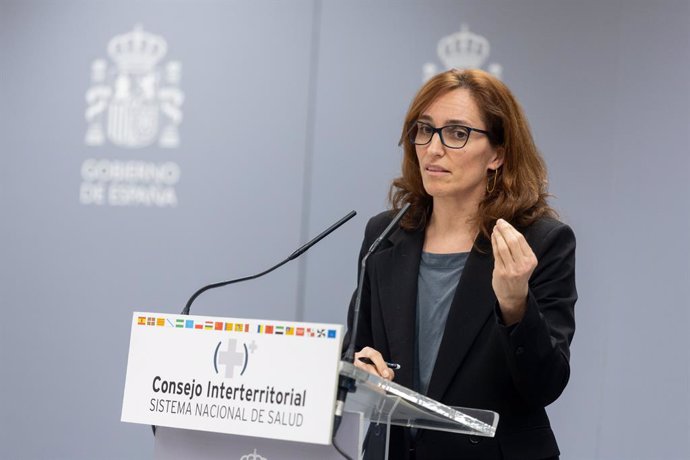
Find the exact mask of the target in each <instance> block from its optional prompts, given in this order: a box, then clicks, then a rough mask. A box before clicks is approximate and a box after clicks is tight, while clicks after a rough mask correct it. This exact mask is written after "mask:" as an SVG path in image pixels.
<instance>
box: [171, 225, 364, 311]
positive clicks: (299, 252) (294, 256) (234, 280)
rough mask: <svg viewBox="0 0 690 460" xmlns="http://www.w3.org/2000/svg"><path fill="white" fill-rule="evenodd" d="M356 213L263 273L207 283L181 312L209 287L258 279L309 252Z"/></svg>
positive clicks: (189, 307) (187, 308)
mask: <svg viewBox="0 0 690 460" xmlns="http://www.w3.org/2000/svg"><path fill="white" fill-rule="evenodd" d="M356 215H357V213H356V212H355V211H350V212H349V213H348V214H347V215H346V216H345V217H343V218H342V219H340V220H339V221H338V222H336V223H334V224H333V225H331V226H330V227H328V228H327V229H326V230H324V231H323V232H321V233H320V234H319V235H317V236H316V237H314V238H313V239H311V240H310V241H308V242H307V243H305V244H304V245H302V246H301V247H300V248H299V249H297V250H296V251H295V252H293V253H292V254H290V256H289V257H288V258H287V259H285V260H283V261H282V262H280V263H278V264H276V265H274V266H273V267H271V268H269V269H268V270H265V271H263V272H261V273H257V274H256V275H251V276H245V277H243V278H237V279H233V280H229V281H221V282H219V283H213V284H209V285H207V286H204V287H202V288H201V289H199V290H198V291H196V292H195V293H194V294H192V296H191V297H190V298H189V300H188V301H187V304H186V305H185V307H184V309H183V310H182V313H181V314H183V315H188V314H189V310H190V309H191V307H192V303H194V301H195V300H196V298H197V297H199V296H200V295H201V294H203V293H204V292H206V291H208V290H209V289H215V288H219V287H223V286H227V285H229V284H235V283H240V282H242V281H249V280H253V279H256V278H260V277H262V276H264V275H267V274H269V273H271V272H272V271H273V270H275V269H277V268H279V267H282V266H283V265H285V264H286V263H288V262H290V261H291V260H295V259H296V258H298V257H299V256H301V255H302V254H304V253H305V252H307V250H308V249H309V248H311V247H312V246H314V245H315V244H316V243H318V242H319V241H321V240H322V239H324V238H325V237H327V236H328V235H330V234H331V233H332V232H333V231H335V230H336V229H337V228H338V227H340V226H341V225H343V224H344V223H345V222H347V221H348V220H350V219H352V218H353V217H355V216H356Z"/></svg>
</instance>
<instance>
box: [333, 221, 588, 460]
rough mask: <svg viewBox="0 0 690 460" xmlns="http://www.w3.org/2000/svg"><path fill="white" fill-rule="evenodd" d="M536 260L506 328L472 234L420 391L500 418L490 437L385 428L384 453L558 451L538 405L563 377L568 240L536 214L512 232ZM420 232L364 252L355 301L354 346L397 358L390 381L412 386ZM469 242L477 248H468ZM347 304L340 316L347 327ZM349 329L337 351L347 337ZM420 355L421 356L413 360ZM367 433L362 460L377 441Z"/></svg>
mask: <svg viewBox="0 0 690 460" xmlns="http://www.w3.org/2000/svg"><path fill="white" fill-rule="evenodd" d="M391 218H392V214H391V213H390V212H384V213H381V214H379V215H377V216H375V217H373V218H372V219H371V220H370V221H369V223H368V224H367V227H366V231H365V236H364V242H363V244H362V249H361V252H360V261H361V258H362V257H363V256H364V254H365V253H366V251H367V249H368V248H369V247H370V245H371V244H372V243H373V241H374V240H375V239H376V238H377V237H378V235H379V234H380V233H381V232H382V231H383V229H384V228H385V227H386V226H387V225H388V223H389V222H390V221H391ZM518 230H519V231H520V232H521V233H522V234H523V235H524V236H525V238H526V239H527V242H528V243H529V245H530V246H531V248H532V250H533V251H534V253H535V255H536V256H537V260H538V265H537V268H536V269H535V271H534V273H533V274H532V277H531V278H530V281H529V294H528V299H527V311H526V313H525V316H524V318H523V319H522V321H521V322H520V323H518V324H517V325H514V326H512V327H506V326H505V325H504V324H503V323H502V321H501V316H500V310H499V309H498V304H497V301H496V296H495V294H494V292H493V289H492V287H491V277H492V271H493V255H492V252H491V246H490V242H489V241H488V240H486V238H484V237H482V236H481V235H480V237H479V238H478V239H477V241H476V244H475V247H474V248H473V249H472V251H471V253H470V255H469V257H468V259H467V262H466V264H465V268H464V270H463V273H462V275H461V277H460V280H459V281H458V287H457V289H456V292H455V296H454V298H453V301H452V303H451V307H450V312H449V313H448V319H447V321H446V326H445V331H444V334H443V339H442V341H441V346H440V349H439V352H438V357H437V359H436V364H435V367H434V370H433V373H432V376H431V381H430V383H429V389H428V396H429V397H431V398H433V399H436V400H438V401H441V402H443V403H444V404H446V405H449V406H461V407H471V408H480V409H490V410H493V411H496V412H498V413H499V415H500V420H499V424H498V428H497V432H496V436H495V437H494V438H484V437H474V436H465V435H458V434H452V433H445V432H439V431H430V430H419V431H418V433H417V436H416V437H415V438H414V439H413V438H412V436H411V434H410V431H409V430H406V429H402V428H398V427H393V428H392V429H391V444H390V449H391V451H390V452H391V455H390V458H391V459H406V458H416V459H417V460H421V459H509V460H519V459H542V458H549V457H554V456H557V455H559V450H558V446H557V444H556V440H555V438H554V435H553V432H552V431H551V427H550V424H549V419H548V417H547V415H546V411H545V410H544V407H545V406H547V405H548V404H550V403H552V402H553V401H555V400H556V398H558V396H559V395H560V394H561V392H562V391H563V389H564V388H565V386H566V384H567V382H568V378H569V376H570V365H569V357H570V351H569V346H570V342H571V340H572V338H573V333H574V332H575V318H574V305H575V301H576V299H577V293H576V290H575V236H574V234H573V232H572V230H571V229H570V227H568V226H567V225H565V224H562V223H560V222H558V221H557V220H555V219H550V218H544V219H541V220H539V221H538V222H536V223H535V224H533V225H531V226H529V227H528V228H520V229H518ZM423 244H424V231H423V230H419V231H415V232H409V231H405V230H403V229H401V228H398V229H396V230H394V231H393V232H392V233H391V235H390V236H389V237H388V239H387V240H385V241H383V242H382V244H381V246H380V247H379V250H378V251H377V252H376V253H375V254H373V255H372V256H370V257H369V260H368V262H367V273H366V276H365V277H364V285H363V297H362V303H361V306H360V324H359V327H358V334H357V336H358V337H357V340H356V348H355V349H356V350H360V349H361V348H362V347H364V346H371V347H373V348H375V349H377V350H378V351H380V352H381V353H382V354H383V357H384V359H386V360H388V361H393V362H396V363H400V364H401V366H402V368H401V369H400V370H397V371H396V372H395V382H397V383H399V384H401V385H404V386H406V387H408V388H412V387H413V381H414V380H413V379H414V372H415V369H414V362H415V360H414V355H415V353H416V348H415V347H416V344H415V327H416V325H415V313H416V312H415V309H416V299H417V276H418V273H419V262H420V258H421V252H422V247H423ZM477 248H479V250H478V249H477ZM353 300H354V296H353ZM352 310H353V303H351V304H350V311H349V314H348V330H351V328H352V314H353V311H352ZM349 340H350V337H349V332H348V334H347V335H346V337H345V347H346V346H347V344H348V343H349ZM422 359H423V358H422ZM376 433H377V430H370V434H369V437H368V443H367V446H368V450H369V455H368V457H370V458H376V455H378V454H374V455H372V453H375V452H376V451H377V449H378V448H380V447H381V441H382V440H381V439H379V436H377V434H376Z"/></svg>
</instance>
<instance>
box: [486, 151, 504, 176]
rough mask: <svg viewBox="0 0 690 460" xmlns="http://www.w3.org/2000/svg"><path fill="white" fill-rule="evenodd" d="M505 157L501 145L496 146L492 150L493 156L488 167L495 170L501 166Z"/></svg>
mask: <svg viewBox="0 0 690 460" xmlns="http://www.w3.org/2000/svg"><path fill="white" fill-rule="evenodd" d="M504 159H505V149H504V148H503V147H498V148H497V149H495V150H494V157H493V159H492V160H491V163H489V169H491V170H493V171H496V170H497V169H498V168H500V167H501V166H503V160H504Z"/></svg>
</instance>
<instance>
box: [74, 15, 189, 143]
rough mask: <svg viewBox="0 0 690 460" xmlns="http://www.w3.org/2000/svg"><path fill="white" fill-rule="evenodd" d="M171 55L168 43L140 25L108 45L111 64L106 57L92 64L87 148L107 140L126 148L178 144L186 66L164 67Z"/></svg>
mask: <svg viewBox="0 0 690 460" xmlns="http://www.w3.org/2000/svg"><path fill="white" fill-rule="evenodd" d="M167 51H168V44H167V42H166V41H165V39H164V38H163V37H161V36H159V35H155V34H152V33H150V32H146V31H144V29H143V28H142V27H141V25H136V26H135V27H134V29H133V30H131V31H130V32H126V33H124V34H121V35H116V36H114V37H113V38H111V39H110V40H109V41H108V45H107V52H108V55H109V56H110V59H111V61H112V65H111V63H110V62H108V61H106V60H105V59H96V60H94V61H93V63H92V64H91V86H90V88H89V89H88V90H87V92H86V103H87V108H86V112H85V116H86V121H87V123H88V127H87V130H86V135H85V137H84V142H85V143H86V145H90V146H100V145H103V144H105V142H106V139H108V140H110V141H111V142H112V143H113V144H114V145H117V146H120V147H125V148H142V147H147V146H149V145H151V144H153V143H154V142H156V141H158V145H160V146H161V147H164V148H175V147H177V146H179V144H180V136H179V132H178V127H179V125H180V123H181V122H182V104H183V102H184V93H183V92H182V91H181V90H180V79H181V73H182V64H180V62H179V61H168V62H167V63H164V62H163V58H164V57H165V55H166V53H167Z"/></svg>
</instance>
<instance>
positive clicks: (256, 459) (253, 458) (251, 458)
mask: <svg viewBox="0 0 690 460" xmlns="http://www.w3.org/2000/svg"><path fill="white" fill-rule="evenodd" d="M240 460H267V459H266V457H262V456H261V455H259V454H257V453H256V449H254V452H252V453H251V454H247V455H243V456H242V457H240Z"/></svg>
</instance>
